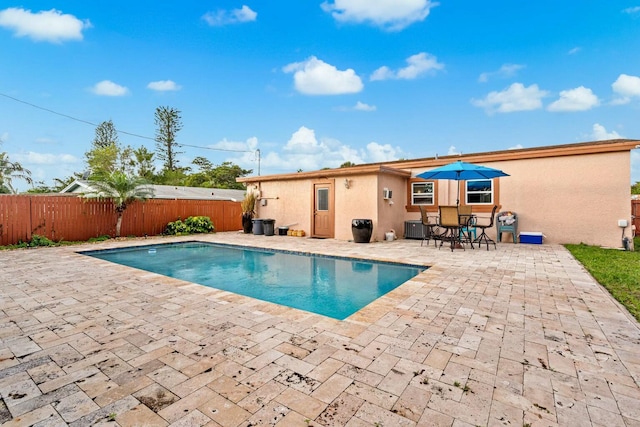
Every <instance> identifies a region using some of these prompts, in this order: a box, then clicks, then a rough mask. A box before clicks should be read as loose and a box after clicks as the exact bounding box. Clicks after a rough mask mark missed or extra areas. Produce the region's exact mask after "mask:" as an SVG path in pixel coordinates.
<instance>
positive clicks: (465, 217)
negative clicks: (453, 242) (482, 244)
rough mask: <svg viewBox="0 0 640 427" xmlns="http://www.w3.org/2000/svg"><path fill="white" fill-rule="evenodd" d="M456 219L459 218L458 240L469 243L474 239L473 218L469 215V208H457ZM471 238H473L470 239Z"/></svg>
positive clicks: (467, 206) (465, 206) (463, 206)
mask: <svg viewBox="0 0 640 427" xmlns="http://www.w3.org/2000/svg"><path fill="white" fill-rule="evenodd" d="M458 218H460V229H459V238H460V241H461V242H463V243H470V244H471V247H472V248H473V241H474V240H475V239H476V237H477V234H476V227H475V216H474V215H473V214H472V213H471V206H469V205H462V206H458ZM472 236H473V237H472Z"/></svg>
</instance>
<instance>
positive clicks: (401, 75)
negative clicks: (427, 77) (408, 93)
mask: <svg viewBox="0 0 640 427" xmlns="http://www.w3.org/2000/svg"><path fill="white" fill-rule="evenodd" d="M407 64H409V65H407V66H406V67H404V68H400V69H399V70H398V71H392V70H391V69H390V68H389V67H387V66H382V67H380V68H378V69H377V70H375V71H374V72H373V73H372V74H371V77H370V78H369V79H370V80H371V81H375V80H389V79H403V80H413V79H415V78H417V77H419V76H421V75H423V74H426V73H428V72H432V71H437V70H442V69H443V68H444V64H442V63H440V62H438V58H436V57H435V56H433V55H431V54H428V53H426V52H420V53H417V54H415V55H412V56H410V57H409V58H407Z"/></svg>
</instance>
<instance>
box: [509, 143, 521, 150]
mask: <svg viewBox="0 0 640 427" xmlns="http://www.w3.org/2000/svg"><path fill="white" fill-rule="evenodd" d="M521 148H524V147H523V146H522V144H516V145H514V146H513V147H509V148H507V150H519V149H521Z"/></svg>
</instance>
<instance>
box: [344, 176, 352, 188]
mask: <svg viewBox="0 0 640 427" xmlns="http://www.w3.org/2000/svg"><path fill="white" fill-rule="evenodd" d="M349 187H351V181H349V178H345V179H344V188H346V189H349Z"/></svg>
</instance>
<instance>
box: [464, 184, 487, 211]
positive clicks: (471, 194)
mask: <svg viewBox="0 0 640 427" xmlns="http://www.w3.org/2000/svg"><path fill="white" fill-rule="evenodd" d="M465 189H466V192H465V197H466V204H467V205H492V204H493V180H491V179H474V180H467V181H465Z"/></svg>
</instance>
